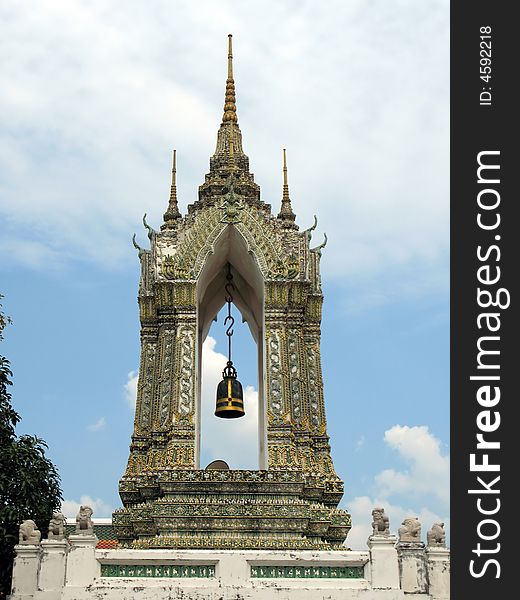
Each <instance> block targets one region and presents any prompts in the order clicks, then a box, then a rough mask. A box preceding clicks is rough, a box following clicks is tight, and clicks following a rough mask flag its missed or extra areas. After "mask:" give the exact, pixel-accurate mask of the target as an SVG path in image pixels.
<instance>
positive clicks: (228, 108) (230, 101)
mask: <svg viewBox="0 0 520 600" xmlns="http://www.w3.org/2000/svg"><path fill="white" fill-rule="evenodd" d="M232 39H233V36H232V35H231V34H229V35H228V74H227V80H226V97H225V100H224V115H223V116H222V123H237V122H238V118H237V105H236V99H235V81H234V80H233V43H232Z"/></svg>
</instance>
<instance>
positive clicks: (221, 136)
mask: <svg viewBox="0 0 520 600" xmlns="http://www.w3.org/2000/svg"><path fill="white" fill-rule="evenodd" d="M232 40H233V36H232V35H231V34H229V35H228V60H227V79H226V96H225V100H224V112H223V115H222V122H221V123H220V127H219V130H218V133H217V144H216V147H215V152H214V154H213V156H212V157H211V158H210V160H209V173H208V174H207V175H206V178H205V181H204V183H203V184H202V185H201V186H199V201H202V202H204V201H206V200H208V201H209V202H212V203H213V202H214V201H215V197H216V196H217V195H219V194H221V193H222V191H223V190H224V189H226V188H225V186H224V181H226V180H227V178H228V176H229V175H230V173H233V174H234V176H235V178H236V180H237V182H238V181H239V182H240V183H239V188H240V194H241V195H243V196H245V197H249V198H251V199H254V200H255V201H260V188H259V186H258V185H257V184H256V183H255V181H254V177H253V175H252V173H250V172H249V158H248V157H247V155H246V154H245V153H244V148H243V146H242V132H241V131H240V127H239V126H238V117H237V105H236V97H235V81H234V79H233V45H232V44H233V42H232ZM237 189H238V188H237Z"/></svg>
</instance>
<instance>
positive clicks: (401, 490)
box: [375, 425, 450, 505]
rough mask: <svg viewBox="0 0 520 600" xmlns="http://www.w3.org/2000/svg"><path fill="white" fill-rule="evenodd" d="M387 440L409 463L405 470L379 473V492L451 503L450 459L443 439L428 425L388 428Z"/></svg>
mask: <svg viewBox="0 0 520 600" xmlns="http://www.w3.org/2000/svg"><path fill="white" fill-rule="evenodd" d="M385 442H386V443H387V444H388V446H390V448H392V449H394V450H396V451H397V452H398V453H399V454H400V456H401V458H403V459H404V460H405V461H406V462H407V463H408V465H409V468H408V469H407V470H405V471H396V470H395V469H385V470H384V471H382V472H381V473H379V474H378V475H376V478H375V480H376V484H377V486H378V490H379V494H380V495H381V496H383V497H388V496H391V495H395V494H402V495H406V496H408V497H417V496H424V495H430V496H432V497H433V498H435V499H437V500H439V501H441V502H442V503H443V504H445V505H447V504H448V502H449V489H450V488H449V477H450V459H449V456H448V455H444V454H442V450H441V442H440V440H438V439H437V438H436V437H435V436H433V435H432V434H431V433H430V432H429V430H428V427H426V426H421V427H408V426H407V425H405V426H401V425H395V426H394V427H392V428H391V429H389V430H388V431H385Z"/></svg>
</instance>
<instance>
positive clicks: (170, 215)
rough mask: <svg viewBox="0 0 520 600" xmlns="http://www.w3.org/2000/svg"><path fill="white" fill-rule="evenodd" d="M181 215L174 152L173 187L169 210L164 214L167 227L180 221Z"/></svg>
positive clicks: (175, 153) (174, 155)
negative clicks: (176, 220)
mask: <svg viewBox="0 0 520 600" xmlns="http://www.w3.org/2000/svg"><path fill="white" fill-rule="evenodd" d="M180 217H181V213H180V212H179V206H178V204H177V150H174V151H173V166H172V186H171V189H170V202H169V203H168V210H167V211H166V212H165V213H164V222H165V225H166V227H169V226H171V225H172V224H173V221H174V220H175V219H180Z"/></svg>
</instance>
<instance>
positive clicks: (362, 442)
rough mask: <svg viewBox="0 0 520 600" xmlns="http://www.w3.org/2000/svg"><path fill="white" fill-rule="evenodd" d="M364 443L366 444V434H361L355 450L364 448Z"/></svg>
mask: <svg viewBox="0 0 520 600" xmlns="http://www.w3.org/2000/svg"><path fill="white" fill-rule="evenodd" d="M364 445H365V436H364V435H360V436H359V438H358V441H357V442H356V448H355V451H356V452H359V451H360V450H361V448H363V446H364Z"/></svg>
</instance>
